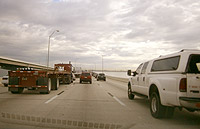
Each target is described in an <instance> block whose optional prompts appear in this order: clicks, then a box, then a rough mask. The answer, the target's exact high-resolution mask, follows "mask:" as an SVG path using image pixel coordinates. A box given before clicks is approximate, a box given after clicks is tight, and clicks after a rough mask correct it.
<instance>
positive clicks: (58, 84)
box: [56, 78, 60, 90]
mask: <svg viewBox="0 0 200 129" xmlns="http://www.w3.org/2000/svg"><path fill="white" fill-rule="evenodd" d="M59 86H60V83H59V79H58V78H57V89H58V88H59ZM57 89H56V90H57Z"/></svg>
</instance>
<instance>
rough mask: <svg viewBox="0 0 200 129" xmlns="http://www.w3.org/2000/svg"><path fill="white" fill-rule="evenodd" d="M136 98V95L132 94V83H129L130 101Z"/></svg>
mask: <svg viewBox="0 0 200 129" xmlns="http://www.w3.org/2000/svg"><path fill="white" fill-rule="evenodd" d="M134 97H135V95H134V94H133V93H132V90H131V84H130V82H129V83H128V98H129V99H130V100H133V99H134Z"/></svg>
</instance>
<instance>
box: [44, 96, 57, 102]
mask: <svg viewBox="0 0 200 129" xmlns="http://www.w3.org/2000/svg"><path fill="white" fill-rule="evenodd" d="M57 97H58V95H56V96H54V97H52V98H51V99H49V100H48V101H46V102H45V104H47V103H50V102H51V101H53V100H54V99H55V98H57Z"/></svg>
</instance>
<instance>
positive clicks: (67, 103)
mask: <svg viewBox="0 0 200 129" xmlns="http://www.w3.org/2000/svg"><path fill="white" fill-rule="evenodd" d="M0 113H1V114H0V128H5V129H7V128H19V129H29V128H30V129H43V128H67V129H73V128H74V129H90V128H91V129H93V128H94V129H97V128H98V129H103V128H105V129H116V128H119V129H148V128H149V129H200V113H199V112H195V113H190V112H188V111H185V110H183V111H179V110H178V109H176V111H175V114H174V117H173V118H172V119H155V118H153V117H152V116H151V114H150V111H149V101H148V100H147V99H144V98H139V97H136V99H135V100H129V99H128V97H127V84H126V83H124V82H119V81H114V80H110V79H107V81H106V82H104V81H96V79H95V78H93V83H92V84H89V83H84V84H80V83H79V79H77V80H76V81H75V82H74V83H73V84H70V85H61V86H60V87H59V89H58V90H56V91H51V93H50V94H39V92H38V91H32V90H25V91H24V92H23V93H22V94H11V93H10V92H8V91H7V88H6V87H2V86H1V87H0Z"/></svg>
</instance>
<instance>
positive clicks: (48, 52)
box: [47, 30, 59, 71]
mask: <svg viewBox="0 0 200 129" xmlns="http://www.w3.org/2000/svg"><path fill="white" fill-rule="evenodd" d="M55 32H59V30H54V31H53V33H52V34H51V35H50V36H49V43H48V55H47V71H48V69H49V50H50V40H51V36H52V35H53V34H54V33H55Z"/></svg>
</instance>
